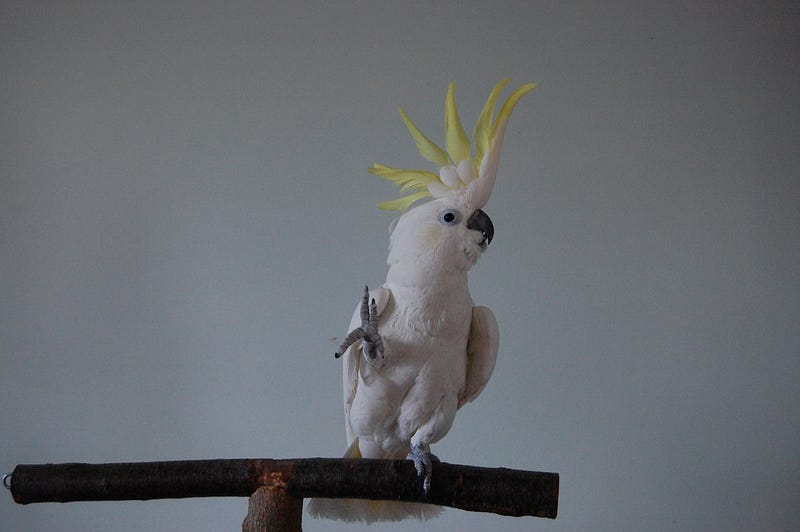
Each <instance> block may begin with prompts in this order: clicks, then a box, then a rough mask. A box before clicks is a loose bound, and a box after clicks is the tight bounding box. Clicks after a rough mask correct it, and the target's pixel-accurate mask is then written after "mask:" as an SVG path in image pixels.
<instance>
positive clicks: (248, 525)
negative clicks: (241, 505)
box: [242, 485, 303, 532]
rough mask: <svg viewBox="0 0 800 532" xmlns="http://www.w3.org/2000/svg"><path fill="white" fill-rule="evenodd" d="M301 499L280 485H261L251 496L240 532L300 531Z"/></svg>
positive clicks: (301, 523)
mask: <svg viewBox="0 0 800 532" xmlns="http://www.w3.org/2000/svg"><path fill="white" fill-rule="evenodd" d="M302 530H303V499H301V498H300V497H295V496H293V495H292V494H290V493H289V492H288V491H287V490H286V488H284V487H281V486H274V485H273V486H261V487H259V488H258V489H257V490H256V491H255V492H254V493H253V494H252V495H251V496H250V502H249V503H248V506H247V517H245V518H244V522H242V532H302Z"/></svg>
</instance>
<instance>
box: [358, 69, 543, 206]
mask: <svg viewBox="0 0 800 532" xmlns="http://www.w3.org/2000/svg"><path fill="white" fill-rule="evenodd" d="M508 82H509V80H508V79H504V80H502V81H501V82H500V83H498V84H497V85H495V87H494V89H492V92H491V93H490V94H489V98H488V99H487V100H486V104H485V105H484V106H483V111H482V112H481V114H480V116H479V117H478V120H477V122H476V124H475V130H474V133H473V139H474V143H475V146H474V153H473V146H472V144H471V143H470V140H469V136H467V133H466V132H465V131H464V127H463V126H462V125H461V118H460V117H459V115H458V108H457V107H456V98H455V91H456V88H455V84H453V83H451V84H450V86H449V87H448V89H447V98H446V100H445V114H444V129H445V146H446V147H447V151H445V150H443V149H442V148H440V147H439V146H438V145H437V144H436V143H434V142H433V141H432V140H431V139H429V138H428V137H426V136H425V134H424V133H422V131H420V129H419V128H418V127H417V126H416V125H415V124H414V122H412V121H411V119H410V118H409V117H408V115H407V114H406V112H405V111H404V110H403V109H402V108H401V109H400V116H402V117H403V121H404V122H405V124H406V127H407V128H408V131H409V133H411V137H412V138H413V139H414V142H415V143H416V144H417V149H418V150H419V153H420V155H422V157H424V158H425V159H427V160H428V161H430V162H432V163H434V164H436V165H437V166H438V169H439V170H438V174H437V173H434V172H431V171H428V170H415V169H406V168H393V167H390V166H386V165H383V164H378V163H375V164H374V165H373V166H372V168H370V169H369V171H370V172H371V173H373V174H375V175H377V176H380V177H383V178H385V179H388V180H389V181H392V182H393V183H395V184H397V185H399V186H400V187H401V188H400V192H401V193H408V194H407V195H405V196H403V197H401V198H398V199H396V200H392V201H386V202H383V203H379V204H378V207H379V208H381V209H387V210H395V211H404V210H406V209H408V208H409V207H410V206H411V205H412V204H413V203H415V202H416V201H418V200H421V199H423V198H426V197H429V196H434V197H441V196H443V195H445V194H447V193H458V192H460V191H468V192H470V193H471V196H472V197H473V199H474V201H473V202H474V203H475V204H476V207H475V208H480V207H482V206H483V205H485V203H486V201H488V199H489V195H491V191H492V187H493V185H494V179H495V174H496V172H497V165H498V163H499V161H500V148H501V146H502V143H503V135H504V134H505V129H506V125H507V124H508V121H509V119H510V118H511V113H512V111H513V110H514V107H516V105H517V103H518V102H519V100H520V99H521V98H522V97H523V96H525V95H526V94H527V93H529V92H530V91H532V90H533V89H535V88H536V87H537V84H536V83H528V84H526V85H523V86H522V87H520V88H518V89H517V90H515V91H514V92H513V93H511V95H510V96H509V97H508V99H507V100H506V101H505V103H504V104H503V106H502V107H501V108H500V112H499V113H498V114H497V118H496V120H495V116H494V111H495V107H496V106H497V100H498V98H499V97H500V93H501V92H502V91H503V89H504V88H505V86H506V85H507V84H508Z"/></svg>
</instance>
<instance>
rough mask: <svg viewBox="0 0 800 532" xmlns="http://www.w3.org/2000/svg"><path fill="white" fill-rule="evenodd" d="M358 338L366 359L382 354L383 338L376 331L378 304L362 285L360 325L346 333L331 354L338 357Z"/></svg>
mask: <svg viewBox="0 0 800 532" xmlns="http://www.w3.org/2000/svg"><path fill="white" fill-rule="evenodd" d="M358 340H363V342H362V347H363V348H364V356H365V357H367V359H368V360H370V361H372V360H375V359H376V358H378V354H380V355H381V357H382V356H383V351H384V348H383V339H382V338H381V335H380V334H379V333H378V306H377V305H376V304H375V300H374V299H372V300H371V301H370V299H369V287H368V286H365V287H364V295H363V296H362V298H361V327H358V328H357V329H354V330H352V331H350V333H348V335H347V337H346V338H345V339H344V342H342V344H341V345H340V346H339V349H338V350H337V351H336V353H334V355H333V356H335V357H336V358H339V357H340V356H342V355H343V354H344V352H345V351H347V348H349V347H350V346H351V345H353V343H355V342H357V341H358Z"/></svg>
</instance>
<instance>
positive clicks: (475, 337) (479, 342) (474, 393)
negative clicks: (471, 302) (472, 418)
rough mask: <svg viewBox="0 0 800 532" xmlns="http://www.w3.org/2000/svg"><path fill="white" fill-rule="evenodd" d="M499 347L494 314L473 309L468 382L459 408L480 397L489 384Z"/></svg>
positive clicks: (461, 396) (498, 333) (480, 308)
mask: <svg viewBox="0 0 800 532" xmlns="http://www.w3.org/2000/svg"><path fill="white" fill-rule="evenodd" d="M499 345H500V330H499V329H498V327H497V320H496V319H495V317H494V313H493V312H492V311H491V310H490V309H488V308H487V307H473V308H472V325H471V327H470V330H469V339H468V340H467V382H466V384H465V385H464V391H463V392H462V393H461V395H460V396H459V397H458V408H461V407H462V406H463V405H464V404H466V403H469V402H470V401H472V400H474V399H475V398H476V397H478V395H480V393H481V391H483V388H484V387H485V386H486V383H487V382H489V377H491V376H492V372H493V371H494V364H495V362H496V361H497V351H498V348H499Z"/></svg>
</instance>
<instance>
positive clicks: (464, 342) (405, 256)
mask: <svg viewBox="0 0 800 532" xmlns="http://www.w3.org/2000/svg"><path fill="white" fill-rule="evenodd" d="M504 85H505V82H501V83H500V84H498V87H496V88H495V90H494V91H492V95H491V96H490V101H489V102H487V107H489V105H490V104H491V109H490V112H489V116H488V122H487V119H486V118H485V115H486V109H484V113H483V114H482V115H481V119H480V120H479V126H481V127H482V129H484V130H487V131H489V132H490V133H486V134H485V137H486V138H485V139H484V141H485V142H484V148H483V149H484V153H480V149H479V150H478V151H479V155H480V158H477V157H476V158H475V159H474V160H473V159H469V158H467V159H463V160H455V157H452V154H453V153H462V154H463V153H464V152H465V150H464V146H463V144H462V145H455V146H454V145H453V144H454V143H455V144H457V143H458V142H460V140H459V139H460V138H463V137H465V135H461V133H463V130H462V131H461V132H460V133H459V132H455V133H453V132H451V131H450V129H451V128H461V125H460V120H458V114H457V111H456V110H455V101H454V99H453V90H454V89H453V86H452V85H451V87H450V91H449V92H448V109H447V114H446V123H447V127H448V152H450V154H451V158H450V162H451V163H452V164H450V165H448V166H443V167H442V168H441V169H440V172H439V175H440V178H439V179H436V180H435V181H434V182H431V183H428V184H429V185H430V186H429V187H428V190H429V192H430V194H431V195H433V196H434V199H432V200H431V201H429V202H427V203H423V204H421V205H418V206H416V207H414V208H413V209H410V210H408V211H407V212H405V213H404V214H403V215H402V216H401V217H400V218H399V219H398V220H397V222H396V224H395V225H394V227H393V230H392V234H391V238H390V247H389V257H388V259H387V263H388V265H389V270H388V273H387V276H386V281H385V282H384V284H383V285H382V286H381V287H379V288H376V289H374V290H372V291H371V292H370V293H369V299H370V300H374V302H375V310H376V311H377V322H378V330H377V333H378V334H379V335H380V339H381V340H382V342H383V352H382V353H380V352H378V353H365V351H364V341H365V340H364V339H359V340H357V341H355V342H354V343H352V345H350V346H349V347H348V348H347V350H346V351H345V353H344V355H343V356H344V368H343V389H344V410H345V427H346V432H347V443H348V450H347V452H346V454H345V456H347V457H356V458H386V459H403V458H406V457H407V456H409V455H410V453H411V455H413V456H409V457H413V459H414V460H415V463H416V465H417V467H418V470H420V469H421V470H422V472H423V476H426V477H427V480H426V483H427V482H429V481H430V478H431V477H430V473H431V472H430V468H429V465H426V463H425V462H426V460H429V459H430V458H431V457H432V455H431V454H430V445H431V444H433V443H436V442H437V441H439V440H440V439H441V438H443V437H444V436H445V435H446V434H447V432H448V431H449V430H450V428H451V426H452V424H453V420H454V418H455V415H456V412H457V410H458V409H459V408H460V407H461V406H463V405H464V404H465V403H467V402H469V401H472V400H473V399H475V398H476V397H477V396H478V394H480V392H481V390H483V388H484V386H485V385H486V383H487V381H488V380H489V377H490V376H491V374H492V371H493V369H494V365H495V360H496V358H497V352H498V343H499V333H498V327H497V321H496V320H495V317H494V314H493V313H492V311H491V310H489V309H488V308H486V307H480V306H475V305H474V303H473V301H472V298H471V297H470V293H469V289H468V285H467V272H468V271H469V269H470V268H471V267H472V266H473V265H474V264H475V262H476V261H477V260H478V258H479V257H480V256H481V254H482V253H483V251H485V250H486V248H487V246H488V244H489V242H490V241H491V239H492V236H493V232H494V228H493V227H492V223H491V220H490V219H489V218H488V216H487V215H486V214H485V213H484V212H483V211H482V210H481V208H482V207H483V206H484V205H485V203H486V202H487V201H488V199H489V196H490V194H491V189H492V186H493V184H494V172H495V171H496V169H497V163H498V160H499V149H500V145H501V143H502V136H503V132H504V130H505V125H506V123H507V121H508V117H509V116H510V114H511V110H513V107H514V104H516V102H517V101H518V100H519V98H521V97H522V95H524V94H525V93H526V92H528V91H530V90H532V89H533V88H534V86H533V85H526V86H524V87H522V88H521V89H519V90H518V91H516V92H515V93H514V94H512V96H511V97H510V98H509V101H510V102H512V104H511V105H509V104H508V102H507V103H506V105H504V106H503V109H502V110H501V112H500V115H499V117H498V122H497V123H495V124H492V116H493V114H494V104H495V101H496V99H497V93H499V90H498V88H499V89H502V87H503V86H504ZM403 117H404V120H406V123H407V125H408V124H410V125H409V130H410V131H411V133H412V135H414V137H415V140H417V144H418V146H420V152H421V153H423V155H426V153H427V154H431V153H434V154H435V157H437V160H438V158H440V156H441V154H439V153H438V152H437V151H436V150H437V149H438V150H439V151H440V152H442V153H444V151H443V150H441V148H438V147H437V146H435V145H429V144H426V141H427V142H428V143H430V141H429V140H428V139H427V138H424V139H422V140H421V139H420V138H419V136H420V135H422V134H421V133H420V132H419V130H418V129H416V126H414V125H413V123H410V119H408V118H407V116H406V115H405V113H403ZM453 117H455V119H454V118H453ZM478 130H479V127H476V137H477V136H478V135H479V134H481V133H479V131H478ZM423 137H424V136H423ZM451 138H452V139H455V140H452V142H451ZM467 142H468V141H467ZM478 143H479V139H477V138H476V144H478ZM431 144H432V143H431ZM466 154H467V155H469V154H470V149H469V144H467V149H466ZM426 157H427V155H426ZM429 158H430V157H429ZM375 168H379V169H380V172H378V171H376V172H375V173H379V175H383V176H384V177H388V178H390V179H392V180H395V181H398V180H399V179H401V178H402V179H404V180H405V181H403V182H404V183H405V184H406V188H413V186H412V187H409V186H408V181H409V178H408V176H409V172H413V171H407V170H396V169H390V168H388V167H385V166H381V165H376V167H375ZM487 169H488V170H487ZM389 171H395V172H405V174H403V176H402V177H397V176H398V175H399V174H397V173H395V174H393V175H394V177H391V176H389V175H388V174H389V173H390V172H389ZM419 172H420V173H419V175H418V177H419V178H420V179H423V180H430V175H429V173H425V172H424V171H419ZM486 172H490V174H491V175H489V174H487V173H486ZM476 176H477V177H476ZM395 205H397V204H395ZM405 207H407V205H405ZM360 326H361V327H365V322H364V320H363V315H362V307H361V304H359V305H358V306H357V307H356V310H355V312H354V314H353V318H352V320H351V322H350V329H349V330H350V331H353V330H355V329H358V328H359V327H360ZM376 354H377V356H375V355H376ZM373 357H374V358H373ZM427 464H429V462H427ZM434 483H435V481H434ZM426 485H427V484H426ZM420 489H423V485H422V483H421V486H420ZM308 510H309V513H310V514H311V515H313V516H316V517H329V518H336V519H343V520H362V521H366V522H368V523H369V522H372V521H377V520H398V519H403V518H405V517H417V518H419V519H427V518H430V517H433V516H435V515H437V514H438V513H439V512H440V511H441V509H440V508H438V507H436V506H432V505H427V504H418V503H402V502H382V501H366V500H340V499H313V500H312V501H311V502H310V504H309V508H308Z"/></svg>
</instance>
